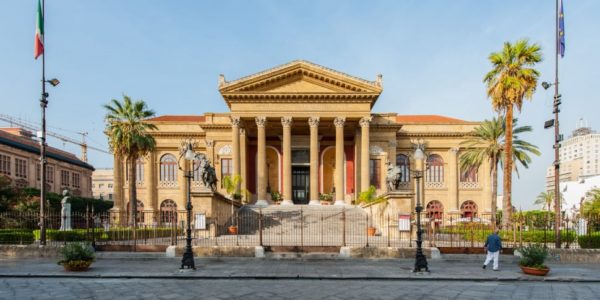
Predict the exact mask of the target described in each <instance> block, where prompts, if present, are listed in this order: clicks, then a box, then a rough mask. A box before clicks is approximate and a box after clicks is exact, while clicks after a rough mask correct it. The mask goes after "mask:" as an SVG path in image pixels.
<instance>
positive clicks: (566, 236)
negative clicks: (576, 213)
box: [440, 228, 576, 243]
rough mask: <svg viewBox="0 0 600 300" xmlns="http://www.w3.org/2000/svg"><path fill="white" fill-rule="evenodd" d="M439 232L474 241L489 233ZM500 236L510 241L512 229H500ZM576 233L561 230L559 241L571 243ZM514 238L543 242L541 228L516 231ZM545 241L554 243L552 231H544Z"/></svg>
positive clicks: (474, 230) (483, 240) (473, 231)
mask: <svg viewBox="0 0 600 300" xmlns="http://www.w3.org/2000/svg"><path fill="white" fill-rule="evenodd" d="M440 232H441V233H450V234H458V235H460V236H461V237H462V239H463V240H466V241H470V240H471V238H472V239H473V240H474V241H476V242H485V240H486V239H487V237H488V235H490V234H491V231H490V230H482V229H472V230H471V229H464V228H463V229H442V230H441V231H440ZM499 235H500V238H502V240H504V241H512V240H513V237H514V235H513V231H512V230H500V232H499ZM575 238H576V234H575V232H574V231H572V230H569V232H568V233H567V232H566V231H565V230H561V241H562V242H569V243H572V242H573V241H575ZM516 240H517V241H523V242H530V243H543V242H544V231H543V230H527V231H521V232H518V231H517V232H516ZM545 241H546V242H547V243H554V231H550V230H549V231H546V239H545Z"/></svg>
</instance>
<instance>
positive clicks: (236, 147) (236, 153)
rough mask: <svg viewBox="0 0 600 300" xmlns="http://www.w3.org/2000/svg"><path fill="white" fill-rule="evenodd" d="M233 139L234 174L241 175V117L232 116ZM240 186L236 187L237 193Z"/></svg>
mask: <svg viewBox="0 0 600 300" xmlns="http://www.w3.org/2000/svg"><path fill="white" fill-rule="evenodd" d="M231 141H232V143H233V153H232V154H233V157H232V162H233V174H232V176H234V177H235V176H236V175H240V117H238V116H231ZM239 191H240V186H239V185H238V186H236V187H235V193H239Z"/></svg>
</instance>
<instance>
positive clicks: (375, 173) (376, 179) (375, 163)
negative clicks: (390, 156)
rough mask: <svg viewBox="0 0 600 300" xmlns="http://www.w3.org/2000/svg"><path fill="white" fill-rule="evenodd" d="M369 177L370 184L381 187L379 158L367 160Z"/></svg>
mask: <svg viewBox="0 0 600 300" xmlns="http://www.w3.org/2000/svg"><path fill="white" fill-rule="evenodd" d="M369 179H370V185H372V186H374V187H375V188H381V160H380V159H371V160H369Z"/></svg>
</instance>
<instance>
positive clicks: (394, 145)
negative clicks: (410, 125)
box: [388, 140, 398, 148]
mask: <svg viewBox="0 0 600 300" xmlns="http://www.w3.org/2000/svg"><path fill="white" fill-rule="evenodd" d="M388 146H390V147H392V148H396V147H398V141H397V140H390V141H389V142H388Z"/></svg>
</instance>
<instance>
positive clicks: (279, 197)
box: [271, 191, 283, 205]
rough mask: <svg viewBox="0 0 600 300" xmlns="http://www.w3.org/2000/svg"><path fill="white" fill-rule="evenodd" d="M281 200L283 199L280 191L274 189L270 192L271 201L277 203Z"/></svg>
mask: <svg viewBox="0 0 600 300" xmlns="http://www.w3.org/2000/svg"><path fill="white" fill-rule="evenodd" d="M281 200H283V196H282V195H281V193H280V192H278V191H274V192H272V193H271V201H273V202H275V204H277V205H279V204H280V202H281Z"/></svg>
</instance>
